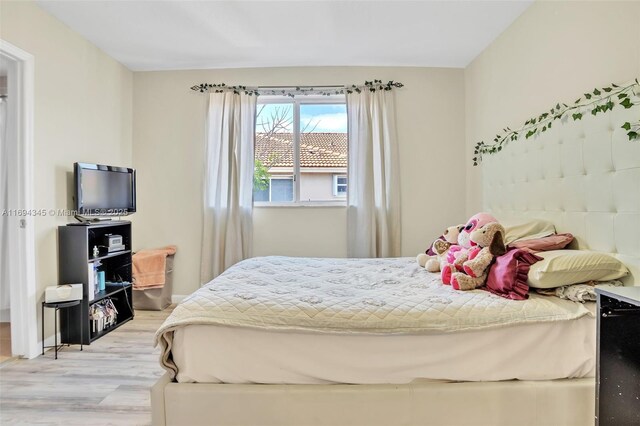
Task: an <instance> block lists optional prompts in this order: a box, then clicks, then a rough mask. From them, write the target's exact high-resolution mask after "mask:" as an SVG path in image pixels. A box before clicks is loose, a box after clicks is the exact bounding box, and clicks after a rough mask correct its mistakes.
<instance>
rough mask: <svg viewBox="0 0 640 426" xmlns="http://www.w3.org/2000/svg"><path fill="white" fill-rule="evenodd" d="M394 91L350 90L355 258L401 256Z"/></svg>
mask: <svg viewBox="0 0 640 426" xmlns="http://www.w3.org/2000/svg"><path fill="white" fill-rule="evenodd" d="M393 97H394V94H393V91H392V90H389V91H385V90H376V91H375V92H371V91H369V90H367V89H366V88H365V89H363V90H361V91H360V93H357V92H355V91H354V92H353V93H350V94H347V114H348V123H349V172H348V173H349V180H348V185H349V187H348V193H347V201H348V209H349V210H348V224H347V226H348V227H347V235H348V237H347V240H348V250H347V253H348V255H349V257H395V256H400V240H401V231H400V178H399V170H398V145H397V136H396V125H395V108H394V101H393Z"/></svg>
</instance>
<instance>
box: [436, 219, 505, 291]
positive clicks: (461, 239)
mask: <svg viewBox="0 0 640 426" xmlns="http://www.w3.org/2000/svg"><path fill="white" fill-rule="evenodd" d="M497 221H498V220H497V219H496V218H495V217H493V216H491V215H490V214H488V213H478V214H475V215H473V216H471V217H470V218H469V220H468V221H467V223H466V225H465V226H464V228H463V229H462V230H461V231H460V234H459V235H458V245H455V246H452V247H451V248H450V249H449V251H448V252H447V253H446V256H445V258H444V259H443V261H442V263H441V265H440V269H441V271H442V272H441V278H442V282H443V283H444V284H451V277H452V275H453V273H454V272H462V271H464V267H463V264H464V262H466V261H467V259H469V254H470V250H471V249H472V248H473V247H474V246H476V244H475V243H472V242H471V233H472V232H473V231H475V230H476V229H477V228H479V227H482V226H484V225H486V224H488V223H491V222H497ZM476 251H477V250H476Z"/></svg>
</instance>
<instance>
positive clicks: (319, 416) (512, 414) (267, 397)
mask: <svg viewBox="0 0 640 426" xmlns="http://www.w3.org/2000/svg"><path fill="white" fill-rule="evenodd" d="M634 115H637V109H636V108H634V109H631V110H621V111H618V110H617V109H616V110H614V111H611V112H609V113H607V114H601V115H598V116H596V117H586V115H585V119H583V120H582V121H579V122H576V123H573V122H571V123H564V124H563V125H556V126H554V127H553V129H551V130H550V131H548V132H547V133H545V134H543V135H541V136H540V137H539V138H536V139H535V140H534V141H527V142H524V141H518V142H517V143H511V144H510V145H509V146H508V147H507V148H506V149H504V150H503V152H502V153H500V154H499V155H494V156H487V157H486V158H485V160H484V163H483V188H484V197H483V200H484V207H485V208H486V209H487V210H488V211H491V212H492V213H493V214H494V215H496V217H498V218H499V219H500V220H505V221H509V220H522V219H525V218H541V219H546V220H549V221H551V222H552V223H553V224H554V225H555V226H556V229H557V231H558V232H571V233H572V234H574V236H575V237H576V246H575V247H574V248H579V249H588V250H595V251H601V252H606V253H610V254H612V255H613V256H615V257H616V258H619V259H620V260H621V261H623V262H624V263H625V265H627V267H628V268H629V270H630V272H631V273H630V275H629V276H628V277H627V278H625V280H624V283H625V285H637V284H638V283H640V279H639V278H638V277H640V144H637V143H630V142H629V141H628V140H627V138H626V135H625V134H624V131H623V130H622V129H620V128H619V126H618V125H617V124H616V123H620V122H624V121H629V120H631V119H633V118H634ZM587 188H588V190H587ZM278 263H279V264H280V265H279V266H278ZM352 266H353V268H352ZM237 267H238V268H236V269H231V270H229V271H227V273H225V275H223V276H221V277H219V278H220V279H218V281H216V282H214V283H213V284H211V285H209V286H207V287H205V288H203V289H200V290H199V291H198V292H196V293H195V294H194V295H192V296H190V298H189V299H187V300H186V301H185V302H184V303H186V304H187V305H191V306H195V305H198V304H202V306H201V307H202V312H199V311H198V309H193V310H192V311H193V312H189V313H185V312H183V309H176V311H174V312H175V313H176V317H174V319H173V322H171V323H168V324H166V327H164V326H163V327H164V328H163V329H161V330H160V331H159V334H158V336H159V338H160V340H161V342H162V345H163V351H162V353H163V358H162V363H163V365H164V366H165V367H166V368H167V369H168V372H167V374H166V375H165V376H164V377H163V378H162V379H161V380H160V381H158V383H156V385H155V386H154V387H153V389H152V406H153V407H152V412H153V423H154V424H157V425H161V424H191V425H194V424H225V425H227V424H238V425H247V424H261V425H267V424H274V425H275V424H278V425H300V424H305V425H306V424H313V425H325V424H326V425H330V424H331V425H334V424H362V425H375V424H379V425H388V424H438V425H446V424H451V425H454V424H455V425H481V424H492V425H514V424H523V425H525V424H526V425H540V424H549V425H558V424H565V425H583V424H592V423H593V419H594V411H595V408H594V398H595V383H594V378H593V376H594V371H593V369H594V357H595V346H594V339H595V320H594V318H593V313H592V312H590V311H589V309H588V308H587V307H585V306H583V305H578V304H571V303H569V302H567V303H569V304H564V303H559V304H558V303H555V302H556V301H554V302H553V303H552V302H548V300H549V299H541V298H539V297H536V296H532V297H531V298H530V299H529V300H527V301H526V304H528V308H532V310H524V308H523V305H524V303H519V304H514V303H511V304H507V303H506V302H509V301H501V300H500V298H499V297H497V296H494V295H491V294H490V293H487V292H483V291H482V290H476V291H473V292H468V293H464V294H460V293H461V292H458V293H457V294H456V293H455V292H453V290H452V289H451V288H450V287H448V286H442V285H440V284H438V282H437V277H433V276H430V275H429V274H428V273H427V272H425V271H417V270H416V269H415V267H413V268H412V266H411V259H409V260H407V259H365V260H339V259H328V260H327V259H324V260H319V259H291V258H278V257H274V258H261V259H254V260H250V261H247V262H246V263H245V262H243V263H241V264H239V265H237ZM369 267H370V268H371V270H369V269H367V268H369ZM265 268H266V269H267V270H269V269H271V270H274V269H275V271H274V274H267V275H273V276H272V277H271V278H268V279H267V278H265V277H264V276H261V275H260V274H258V275H255V274H253V272H255V271H253V272H252V270H253V269H257V270H261V269H262V270H264V269H265ZM287 269H289V270H287ZM318 269H322V270H324V272H326V273H327V274H328V275H323V276H322V277H313V276H308V277H305V276H303V275H301V271H303V270H304V271H306V272H309V273H311V274H313V271H314V270H318ZM331 269H334V270H335V271H334V272H330V270H331ZM352 269H357V270H359V272H358V271H356V272H354V271H353V270H352ZM346 270H351V271H350V272H349V273H347V272H346ZM358 274H360V275H358ZM258 277H259V278H258ZM327 277H330V278H331V279H335V280H336V281H335V283H330V284H332V285H327V286H326V287H323V288H318V287H316V288H313V287H314V286H318V285H320V284H319V283H318V282H316V281H314V278H318V279H321V280H322V279H324V281H325V282H326V281H327ZM354 277H356V278H354ZM357 277H360V278H357ZM398 277H402V278H401V279H399V278H398ZM278 279H280V285H279V286H275V287H274V286H272V282H271V280H273V281H276V282H277V281H278ZM353 279H361V282H358V283H354V282H353V281H352V280H353ZM260 280H262V281H266V282H262V283H260V282H259V281H260ZM340 280H343V282H342V283H341V281H340ZM344 280H346V281H344ZM385 280H390V281H389V282H385ZM248 281H252V282H253V283H254V285H250V286H249V287H246V288H242V290H238V287H233V286H231V285H230V284H231V283H232V282H248ZM391 281H399V282H391ZM256 283H257V284H256ZM345 283H347V284H349V285H348V286H349V288H354V289H355V290H357V291H355V290H354V292H353V294H351V295H344V294H343V295H340V294H333V295H331V293H330V291H331V290H336V289H337V288H339V287H340V284H345ZM227 284H229V285H227ZM261 284H263V285H261ZM305 284H306V285H308V288H305V287H303V285H305ZM373 284H377V287H378V288H377V290H382V293H378V292H376V291H374V292H371V293H370V294H371V295H370V296H367V294H369V292H370V290H371V289H370V288H367V287H371V286H372V285H373ZM358 285H361V287H362V288H358ZM412 286H413V287H412ZM272 287H273V288H279V289H280V290H279V291H282V292H283V293H282V294H279V295H277V297H278V298H279V299H278V303H276V304H271V305H270V304H269V303H270V302H268V301H261V298H262V297H264V296H265V294H264V293H263V292H265V291H267V290H266V289H267V288H272ZM212 289H217V290H212ZM292 289H302V290H301V291H300V293H296V295H295V297H296V298H297V300H298V302H299V303H298V305H299V306H298V308H295V307H294V308H293V309H294V311H295V312H293V311H291V310H290V308H292V306H291V301H292V297H293V296H291V293H286V292H287V291H290V290H292ZM307 290H308V291H307ZM416 291H418V293H419V294H420V295H422V299H429V300H428V304H427V305H421V304H420V303H418V302H415V299H413V298H414V297H416V296H415V295H414V294H412V292H414V293H415V292H416ZM394 292H395V293H397V294H393V293H394ZM327 294H329V295H330V296H326V295H327ZM381 294H384V296H381ZM420 295H419V296H417V297H418V298H420ZM425 295H427V296H428V297H424V296H425ZM325 297H328V299H326V300H325V299H324V298H325ZM349 297H352V298H356V299H357V300H359V301H360V302H359V303H360V304H361V306H359V309H358V310H357V312H352V311H348V310H347V309H337V310H336V311H335V312H331V315H329V312H327V309H330V308H331V306H336V302H337V303H338V306H342V305H340V303H341V302H340V301H343V302H344V301H345V300H346V299H348V298H349ZM232 298H235V299H238V300H237V302H239V304H236V306H235V307H233V308H232V307H230V305H229V304H228V302H229V300H230V299H232ZM212 300H216V301H217V302H216V303H212V304H209V302H210V301H212ZM402 300H405V301H414V302H415V303H413V302H407V303H404V304H403V303H402ZM494 301H495V303H494ZM218 302H219V303H218ZM300 303H302V304H300ZM345 303H347V302H345ZM516 305H517V308H512V307H513V306H516ZM551 305H553V306H551ZM181 306H182V305H181ZM185 306H186V305H185ZM213 306H217V308H216V307H214V308H213V309H214V311H215V310H216V309H218V310H219V311H220V312H221V311H225V315H224V316H221V315H215V314H214V315H210V314H211V312H209V314H203V312H206V311H210V310H211V308H212V307H213ZM477 306H482V307H486V309H487V311H486V312H485V313H488V314H489V315H478V314H477V312H474V308H473V307H477ZM505 306H508V307H506V308H505ZM179 308H180V307H179ZM453 308H455V311H456V313H455V315H449V314H447V310H448V309H449V310H451V309H453ZM509 309H519V311H518V312H514V311H509ZM269 310H272V311H273V312H271V315H270V316H268V319H265V318H267V316H265V312H267V311H269ZM220 312H218V313H220ZM460 312H462V313H463V315H461V316H459V315H460V314H459V313H460ZM305 316H306V317H305ZM212 317H213V318H216V319H214V320H212V319H211V318H212ZM220 318H225V319H223V320H220ZM340 318H342V320H340ZM407 318H409V321H405V320H406V319H407ZM181 321H184V322H183V323H182V322H181ZM346 323H348V324H349V328H348V329H341V324H346ZM187 324H188V325H187ZM407 324H409V325H407ZM183 325H186V327H182V326H183ZM407 327H409V328H412V329H410V330H409V329H408V328H407ZM354 338H355V339H354ZM518 338H522V340H521V341H518ZM540 339H541V340H540ZM383 340H384V341H385V342H386V343H382V341H383ZM535 342H539V343H540V344H538V345H536V344H535ZM507 344H509V345H510V346H509V348H510V353H511V354H515V353H517V356H507V357H504V356H503V357H502V358H501V357H500V355H504V351H502V352H501V351H500V350H496V348H497V349H500V348H501V347H502V346H503V345H507ZM257 345H260V348H261V350H260V352H259V353H257V350H256V349H255V348H256V347H257ZM511 345H513V346H511ZM187 348H188V349H187ZM227 350H228V352H226V351H227ZM362 353H368V354H371V356H369V355H368V356H366V357H363V356H362ZM420 355H425V356H428V357H429V358H428V361H429V362H426V363H425V362H422V363H420V362H417V361H416V358H418V357H419V356H420ZM550 359H554V360H560V361H559V362H555V363H553V364H555V365H550V364H552V363H550V362H549V360H550ZM516 366H517V367H518V368H516ZM513 379H518V380H513ZM176 380H177V381H176ZM381 383H383V384H381Z"/></svg>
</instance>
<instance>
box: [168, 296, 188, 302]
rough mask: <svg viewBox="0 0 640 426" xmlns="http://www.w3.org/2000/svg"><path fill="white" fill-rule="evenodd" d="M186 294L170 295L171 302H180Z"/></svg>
mask: <svg viewBox="0 0 640 426" xmlns="http://www.w3.org/2000/svg"><path fill="white" fill-rule="evenodd" d="M186 297H187V296H186V295H184V294H173V295H171V303H180V302H182V301H183V300H184V299H185V298H186Z"/></svg>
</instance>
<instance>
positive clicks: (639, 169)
mask: <svg viewBox="0 0 640 426" xmlns="http://www.w3.org/2000/svg"><path fill="white" fill-rule="evenodd" d="M638 119H640V106H637V105H636V106H634V107H632V108H630V109H623V108H621V107H616V108H614V109H613V110H612V111H608V112H607V113H603V114H598V115H596V116H593V115H591V113H590V111H583V118H582V120H578V121H575V122H574V121H573V120H572V119H568V120H567V119H563V120H562V122H559V121H556V122H555V123H554V126H553V127H552V128H551V129H550V130H547V132H545V133H542V134H540V135H539V136H536V137H534V138H531V139H528V140H526V139H525V138H524V137H521V138H520V139H519V140H517V141H512V142H510V143H509V144H508V145H507V146H506V147H504V149H503V150H502V151H501V152H498V153H496V154H493V155H485V156H484V158H483V160H482V174H483V194H484V196H483V203H484V208H485V209H486V210H487V211H490V212H492V213H493V214H494V215H495V216H496V217H497V218H498V219H499V220H505V221H513V220H519V219H522V218H540V219H546V220H549V221H551V222H553V223H554V224H555V226H556V229H557V232H571V233H572V234H573V235H574V236H575V237H576V241H577V247H575V248H581V249H588V250H595V251H601V252H606V253H611V254H613V255H614V256H615V257H617V258H618V259H620V260H621V261H622V262H624V263H625V264H626V265H627V266H628V267H629V269H630V270H631V276H630V277H628V278H626V279H625V280H624V282H625V284H626V285H640V140H635V141H629V138H628V137H627V135H626V132H625V130H623V129H621V128H620V126H621V125H622V124H623V123H624V122H626V121H629V122H637V121H638Z"/></svg>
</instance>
